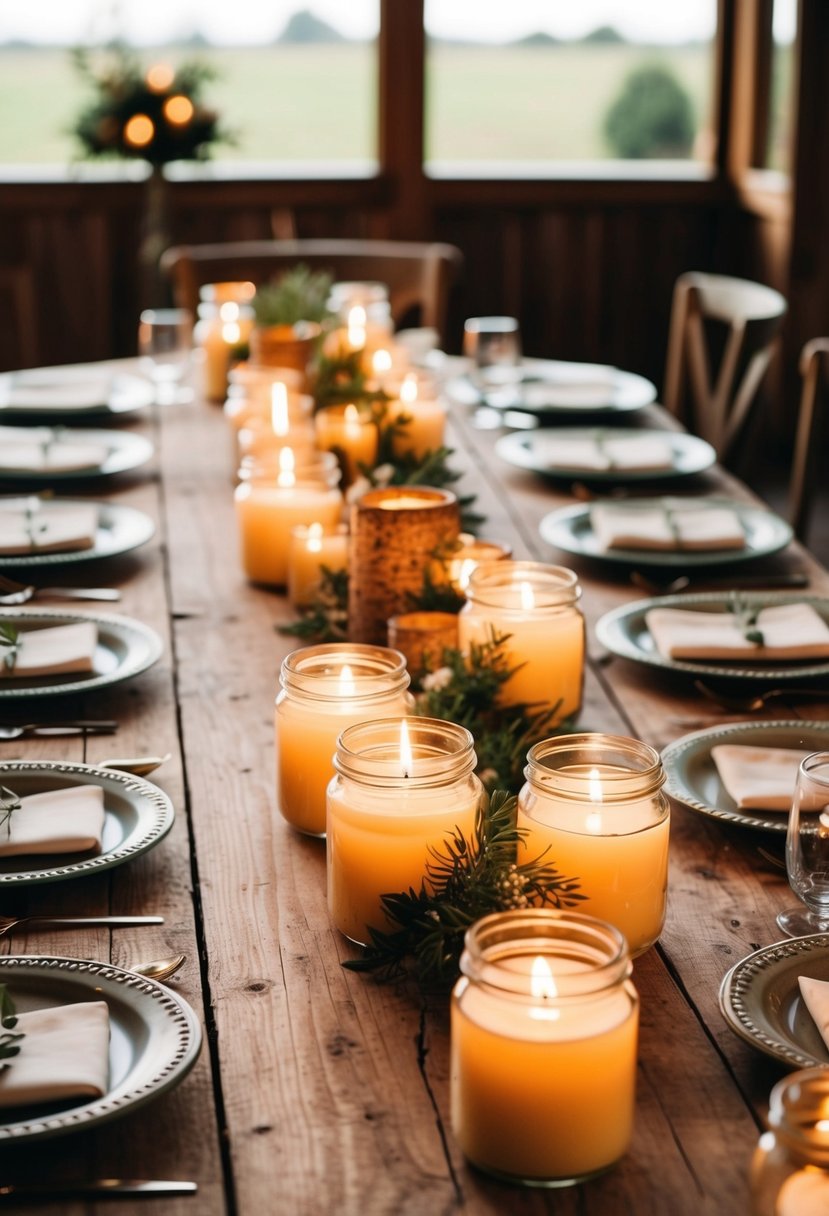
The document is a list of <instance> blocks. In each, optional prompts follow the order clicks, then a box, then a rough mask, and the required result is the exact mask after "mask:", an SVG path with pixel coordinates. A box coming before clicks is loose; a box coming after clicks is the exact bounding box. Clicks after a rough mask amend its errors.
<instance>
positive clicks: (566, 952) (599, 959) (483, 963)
mask: <svg viewBox="0 0 829 1216" xmlns="http://www.w3.org/2000/svg"><path fill="white" fill-rule="evenodd" d="M545 955H546V956H548V957H555V958H560V959H563V960H566V961H567V963H568V968H567V969H565V970H564V971H562V972H555V971H554V972H553V984H554V987H555V992H554V993H553V994H552V995H550V994H548V997H549V999H550V1000H551V1002H559V1001H567V1000H583V999H584V998H585V997H591V996H596V995H599V994H600V993H602V992H604V991H606V990H607V989H610V988H615V987H617V986H618V985H619V984H621V983H622V982H623V981H624V980H626V979H628V977H629V976H630V974H631V971H632V964H631V961H630V955H629V952H628V944H627V940H626V938H625V936H624V934H623V933H621V931H620V930H619V929H617V928H616V926H615V925H611V924H610V923H609V922H608V921H604V920H599V919H597V918H596V917H594V916H587V915H586V914H585V913H583V912H570V911H567V910H564V909H557V908H522V909H516V910H513V911H508V912H491V913H490V914H489V915H488V916H484V917H481V919H480V920H477V921H476V922H475V923H474V924H473V925H472V926H471V927H470V928H469V929H467V931H466V935H465V937H464V950H463V953H462V955H461V962H460V969H461V973H462V974H463V975H465V976H466V977H467V978H468V979H469V980H471V981H472V982H474V983H478V984H485V985H486V986H487V987H488V988H491V989H495V990H497V991H498V992H499V993H503V994H509V995H510V996H513V997H516V998H523V999H524V1000H537V999H538V998H537V997H533V995H532V992H531V990H530V979H531V975H530V969H529V968H527V967H524V968H520V969H519V968H517V967H515V966H514V965H513V966H510V965H508V964H509V962H510V961H512V962H513V963H514V961H515V960H516V959H519V958H522V959H527V958H536V957H539V956H540V957H542V958H543V957H544V956H545ZM573 962H575V963H582V964H586V965H585V966H583V967H581V968H578V969H575V970H574V969H571V967H570V966H569V964H572V963H573Z"/></svg>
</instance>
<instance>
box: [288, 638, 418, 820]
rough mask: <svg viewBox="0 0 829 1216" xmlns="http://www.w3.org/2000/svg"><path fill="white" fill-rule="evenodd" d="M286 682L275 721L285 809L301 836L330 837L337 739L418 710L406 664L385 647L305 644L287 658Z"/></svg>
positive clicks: (399, 655) (397, 654)
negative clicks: (358, 726)
mask: <svg viewBox="0 0 829 1216" xmlns="http://www.w3.org/2000/svg"><path fill="white" fill-rule="evenodd" d="M280 683H281V691H280V693H279V695H278V696H277V698H276V713H275V721H274V725H275V736H276V789H277V802H278V805H279V810H280V811H281V813H282V815H283V816H284V817H285V819H287V821H288V823H290V824H291V826H292V827H295V828H297V829H298V830H299V831H300V832H306V833H308V834H309V835H311V836H324V835H325V792H326V788H327V786H328V783H329V781H330V780H331V778H332V777H333V776H334V752H335V751H336V748H337V738H338V736H339V734H340V732H341V731H343V730H344V729H345V728H346V727H347V726H352V725H354V723H356V722H365V721H366V720H368V719H373V718H377V717H378V716H379V715H380V714H388V715H389V716H391V715H395V716H397V715H399V714H407V713H409V712H410V711H411V709H412V705H413V701H412V697H411V694H410V693H409V692H408V691H407V689H408V687H409V674H408V672H407V671H406V661H405V659H404V658H403V655H402V654H400V653H399V652H398V651H396V650H390V649H388V648H387V647H384V646H356V645H351V644H349V643H347V642H342V643H339V642H332V643H328V644H326V645H322V646H305V647H303V648H302V649H301V650H295V651H293V652H292V653H291V654H289V655H288V656H287V658H286V659H285V660H284V661H283V663H282V671H281V674H280Z"/></svg>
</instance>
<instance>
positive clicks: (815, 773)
mask: <svg viewBox="0 0 829 1216" xmlns="http://www.w3.org/2000/svg"><path fill="white" fill-rule="evenodd" d="M786 873H787V874H788V876H789V885H790V886H791V888H792V890H793V891H794V893H795V895H797V896H798V898H799V899H801V900H802V901H803V903H804V904H805V908H789V909H788V910H787V911H785V912H781V913H780V915H779V916H778V917H777V924H778V925H779V926H780V928H781V929H782V930H783V932H784V933H788V934H789V936H790V937H802V936H803V935H804V934H807V933H824V932H826V931H827V930H829V752H814V753H813V755H811V756H806V758H805V759H804V760H803V761H802V762H801V765H800V768H799V769H798V773H797V783H796V785H795V791H794V798H793V800H792V809H791V811H790V812H789V829H788V834H787V836H786Z"/></svg>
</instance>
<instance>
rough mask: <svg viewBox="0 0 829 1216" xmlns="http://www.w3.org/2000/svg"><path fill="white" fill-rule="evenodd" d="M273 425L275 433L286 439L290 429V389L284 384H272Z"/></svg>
mask: <svg viewBox="0 0 829 1216" xmlns="http://www.w3.org/2000/svg"><path fill="white" fill-rule="evenodd" d="M271 426H272V427H273V433H274V435H279V436H280V438H282V439H284V438H285V436H286V435H287V434H288V431H289V430H290V423H289V421H288V390H287V388H286V387H285V385H284V384H282V383H280V382H277V383H276V384H273V385H271Z"/></svg>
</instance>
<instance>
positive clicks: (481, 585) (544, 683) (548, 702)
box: [458, 561, 584, 722]
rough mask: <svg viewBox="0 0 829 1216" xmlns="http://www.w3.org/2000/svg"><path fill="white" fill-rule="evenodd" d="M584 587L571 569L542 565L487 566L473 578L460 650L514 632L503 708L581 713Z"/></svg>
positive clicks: (556, 719) (565, 715)
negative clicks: (521, 704) (510, 673)
mask: <svg viewBox="0 0 829 1216" xmlns="http://www.w3.org/2000/svg"><path fill="white" fill-rule="evenodd" d="M580 596H581V588H580V587H579V583H578V579H577V578H576V575H575V574H574V573H573V571H572V570H566V569H565V568H564V567H563V566H546V565H543V564H542V563H541V562H509V561H495V562H482V563H481V564H480V565H479V566H478V567H477V568H476V569H474V570H473V571H472V573H471V576H470V579H469V582H468V584H467V587H466V598H467V603H466V604H465V605H464V607H463V608H462V609H461V612H460V615H459V617H458V631H459V638H460V647H461V650H469V647H470V646H471V644H472V643H473V642H474V643H476V644H477V645H479V646H480V645H483V644H484V643H485V642H488V641H490V639H491V638H492V635H493V632H494V633H495V634H497V635H498V636H499V637H500V636H503V635H506V634H509V640H508V641H507V642H506V644H505V647H504V653H505V654H506V656H507V660H508V662H509V665H510V667H518V666H519V664H520V665H521V667H520V670H519V671H516V672H515V674H514V675H513V676H511V677H510V678H509V680H507V682H506V684H504V685H502V687H501V691H500V694H499V696H500V699H501V702H502V704H504V705H515V704H517V703H518V702H532V703H533V704H535V705H536V706H537V707H538V708H539V709H542V708H548V709H555V716H554V718H553V721H554V722H560V721H562V720H563V719H564V718H568V717H571V716H572V715H574V714H577V713H578V712H579V710H580V709H581V702H582V690H583V685H584V619H583V617H582V615H581V612H580V611H579V608H578V601H579V597H580Z"/></svg>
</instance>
